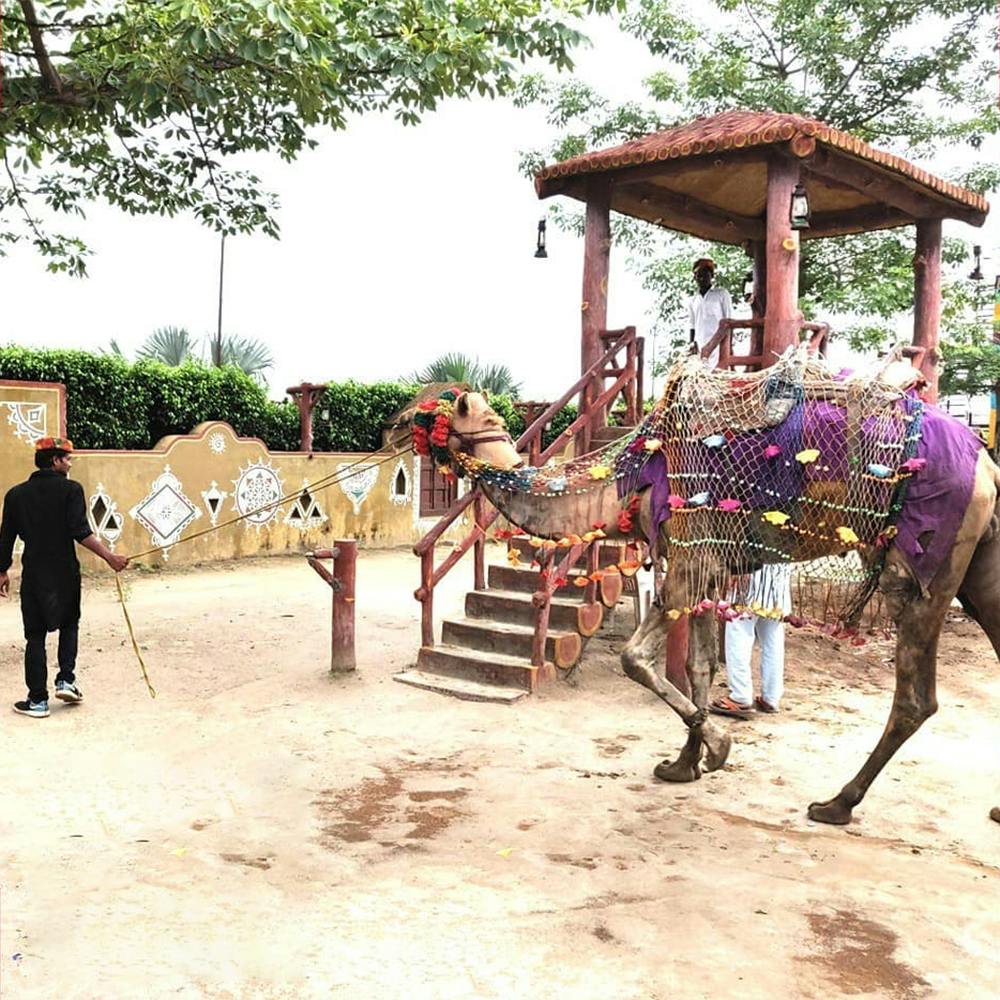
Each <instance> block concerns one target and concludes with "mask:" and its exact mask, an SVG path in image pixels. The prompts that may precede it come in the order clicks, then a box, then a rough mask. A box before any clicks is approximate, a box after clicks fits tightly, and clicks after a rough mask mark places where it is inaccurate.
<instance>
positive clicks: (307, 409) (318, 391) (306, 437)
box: [285, 382, 326, 452]
mask: <svg viewBox="0 0 1000 1000" xmlns="http://www.w3.org/2000/svg"><path fill="white" fill-rule="evenodd" d="M325 390H326V386H325V385H316V384H314V383H312V382H303V383H302V385H293V386H289V387H288V388H287V389H286V390H285V392H287V393H288V395H289V396H291V397H292V401H293V402H294V403H295V405H296V406H297V407H298V408H299V449H300V450H301V451H308V452H311V451H312V450H313V429H312V411H313V408H314V407H315V406H316V404H317V403H318V402H319V400H320V397H321V396H322V395H323V392H324V391H325Z"/></svg>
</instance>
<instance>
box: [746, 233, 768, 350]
mask: <svg viewBox="0 0 1000 1000" xmlns="http://www.w3.org/2000/svg"><path fill="white" fill-rule="evenodd" d="M750 256H751V257H753V301H752V302H751V303H750V311H751V313H752V315H753V318H754V319H759V320H763V319H764V316H765V314H766V313H767V241H766V240H754V241H753V242H752V244H751V246H750ZM749 353H750V354H751V355H756V356H763V354H764V329H763V327H751V328H750V351H749Z"/></svg>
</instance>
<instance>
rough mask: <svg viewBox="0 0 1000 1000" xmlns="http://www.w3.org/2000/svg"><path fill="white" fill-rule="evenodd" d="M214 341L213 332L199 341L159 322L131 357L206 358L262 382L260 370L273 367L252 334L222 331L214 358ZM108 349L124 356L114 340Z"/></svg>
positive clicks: (164, 360)
mask: <svg viewBox="0 0 1000 1000" xmlns="http://www.w3.org/2000/svg"><path fill="white" fill-rule="evenodd" d="M217 344H218V342H217V340H216V338H215V336H214V334H213V335H211V336H207V337H205V339H204V341H203V342H202V341H199V340H198V338H197V337H193V336H192V335H191V334H190V333H189V332H188V331H187V330H185V329H184V327H180V326H161V327H160V328H159V329H157V330H154V331H153V332H152V333H151V334H150V335H149V336H148V337H147V338H146V339H145V340H144V341H143V342H142V344H140V345H139V348H138V350H137V351H136V352H135V357H136V360H137V361H159V362H160V363H161V364H164V365H168V366H169V367H171V368H179V367H180V366H181V365H185V364H188V363H194V364H205V363H206V361H207V363H208V364H209V366H210V367H214V368H221V367H223V366H224V365H233V366H235V367H236V368H239V369H240V371H242V372H243V373H244V374H245V375H249V376H250V377H251V378H254V379H256V380H257V381H258V382H264V381H265V376H264V373H265V372H266V371H267V370H268V369H269V368H273V367H274V358H273V357H272V355H271V351H270V349H269V348H268V346H267V345H266V344H265V343H264V342H263V341H261V340H257V339H255V338H254V337H238V336H236V335H235V334H225V335H223V337H222V343H221V347H222V351H221V356H220V357H219V358H218V359H216V357H215V353H216V351H215V348H216V346H217ZM108 353H109V354H113V355H115V356H116V357H119V358H124V357H125V355H124V352H123V351H122V349H121V347H120V346H119V345H118V342H117V341H116V340H112V341H111V342H110V344H109V345H108Z"/></svg>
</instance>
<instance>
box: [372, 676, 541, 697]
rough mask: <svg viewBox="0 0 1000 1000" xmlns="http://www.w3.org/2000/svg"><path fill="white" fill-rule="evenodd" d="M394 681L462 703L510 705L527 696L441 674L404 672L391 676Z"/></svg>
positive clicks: (521, 689)
mask: <svg viewBox="0 0 1000 1000" xmlns="http://www.w3.org/2000/svg"><path fill="white" fill-rule="evenodd" d="M392 679H393V680H394V681H399V683H400V684H409V685H410V686H411V687H416V688H422V689H423V690H425V691H434V692H435V693H436V694H447V695H450V696H451V697H452V698H461V699H462V700H463V701H488V702H494V703H495V704H498V705H512V704H513V703H514V702H515V701H520V700H521V699H522V698H525V697H527V696H528V694H529V692H528V691H527V690H526V689H524V688H511V687H504V686H502V685H500V684H482V683H480V682H478V681H468V680H463V679H462V678H461V677H445V676H444V675H443V674H428V673H425V672H424V671H423V670H404V671H403V672H402V673H399V674H393V678H392Z"/></svg>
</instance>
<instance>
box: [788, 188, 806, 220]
mask: <svg viewBox="0 0 1000 1000" xmlns="http://www.w3.org/2000/svg"><path fill="white" fill-rule="evenodd" d="M810 214H811V213H810V209H809V195H808V194H806V188H805V185H804V184H801V183H800V184H796V185H795V190H794V191H793V192H792V203H791V205H790V206H789V220H790V222H791V225H792V229H808V228H809V215H810Z"/></svg>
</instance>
